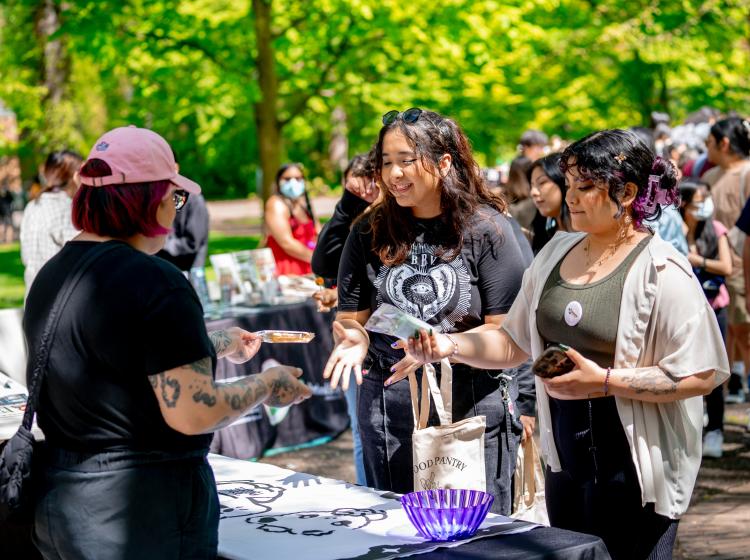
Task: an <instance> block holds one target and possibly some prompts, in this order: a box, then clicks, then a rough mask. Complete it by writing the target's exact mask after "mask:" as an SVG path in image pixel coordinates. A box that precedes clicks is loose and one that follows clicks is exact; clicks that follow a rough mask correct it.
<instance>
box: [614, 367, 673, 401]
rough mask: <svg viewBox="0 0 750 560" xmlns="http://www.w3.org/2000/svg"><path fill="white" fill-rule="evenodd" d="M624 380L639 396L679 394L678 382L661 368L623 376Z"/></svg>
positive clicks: (652, 368)
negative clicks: (643, 394) (646, 394)
mask: <svg viewBox="0 0 750 560" xmlns="http://www.w3.org/2000/svg"><path fill="white" fill-rule="evenodd" d="M622 380H623V381H625V383H627V384H628V388H629V389H632V390H633V391H635V392H636V394H639V395H640V394H642V393H650V394H652V395H671V394H673V393H676V392H677V381H675V380H674V379H672V378H671V377H670V376H669V375H667V373H665V372H664V371H663V370H662V369H661V368H659V367H650V368H644V369H642V370H641V371H640V372H639V373H638V374H631V375H623V376H622Z"/></svg>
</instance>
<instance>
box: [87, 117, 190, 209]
mask: <svg viewBox="0 0 750 560" xmlns="http://www.w3.org/2000/svg"><path fill="white" fill-rule="evenodd" d="M90 159H100V160H102V161H105V162H106V163H107V165H109V167H110V168H111V169H112V175H107V176H106V177H86V176H85V175H81V174H80V173H79V174H78V177H79V179H80V181H81V184H83V185H89V186H91V187H103V186H105V185H120V184H123V183H149V182H151V181H171V182H172V183H174V184H175V185H177V186H178V187H180V188H181V189H184V190H186V191H187V192H189V193H192V194H198V193H199V192H201V188H200V185H198V183H196V182H194V181H191V180H190V179H188V178H187V177H183V176H182V175H180V174H179V173H177V164H176V162H175V160H174V154H173V153H172V148H170V147H169V144H167V141H166V140H164V138H162V137H161V136H159V135H158V134H157V133H156V132H154V131H153V130H149V129H147V128H137V127H136V126H133V125H130V126H123V127H120V128H114V129H112V130H110V131H109V132H105V133H104V135H103V136H101V137H100V138H99V140H97V141H96V144H94V147H93V148H91V152H89V155H88V157H87V158H86V161H88V160H90ZM84 164H85V162H84Z"/></svg>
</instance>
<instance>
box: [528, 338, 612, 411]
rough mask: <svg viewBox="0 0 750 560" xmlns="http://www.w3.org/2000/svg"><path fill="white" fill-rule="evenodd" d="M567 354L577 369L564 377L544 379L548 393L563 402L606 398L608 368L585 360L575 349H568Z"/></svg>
mask: <svg viewBox="0 0 750 560" xmlns="http://www.w3.org/2000/svg"><path fill="white" fill-rule="evenodd" d="M565 353H566V354H567V355H568V357H569V358H570V359H571V360H573V362H574V363H575V368H573V370H571V371H570V372H568V373H566V374H564V375H559V376H557V377H552V378H549V379H542V382H543V383H544V386H545V387H546V389H547V393H548V394H549V395H550V396H551V397H554V398H556V399H562V400H576V399H586V398H593V397H601V396H604V380H605V378H606V376H607V370H606V368H602V367H600V366H599V365H597V364H596V362H594V361H592V360H589V359H588V358H584V357H583V356H582V355H581V354H580V353H579V352H578V351H577V350H574V349H573V348H568V350H566V352H565Z"/></svg>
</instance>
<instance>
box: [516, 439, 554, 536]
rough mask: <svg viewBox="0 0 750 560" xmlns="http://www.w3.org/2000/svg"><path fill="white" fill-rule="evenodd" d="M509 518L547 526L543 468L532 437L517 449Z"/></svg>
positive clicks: (547, 517)
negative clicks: (511, 507) (511, 511)
mask: <svg viewBox="0 0 750 560" xmlns="http://www.w3.org/2000/svg"><path fill="white" fill-rule="evenodd" d="M511 517H514V518H515V519H522V520H524V521H532V522H534V523H541V524H542V525H547V526H549V516H548V515H547V501H546V499H545V497H544V468H543V467H542V462H541V460H540V458H539V450H538V449H537V447H536V442H535V441H534V438H533V437H529V438H526V441H524V442H523V444H522V445H521V447H519V448H518V456H517V457H516V472H515V473H514V475H513V513H512V514H511Z"/></svg>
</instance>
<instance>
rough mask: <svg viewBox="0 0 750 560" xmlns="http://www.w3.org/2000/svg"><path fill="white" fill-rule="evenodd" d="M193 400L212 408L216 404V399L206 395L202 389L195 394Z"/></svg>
mask: <svg viewBox="0 0 750 560" xmlns="http://www.w3.org/2000/svg"><path fill="white" fill-rule="evenodd" d="M193 400H194V401H195V402H197V403H203V404H205V405H206V406H208V407H212V406H214V405H215V404H216V397H214V396H213V395H209V394H208V393H204V392H203V390H201V389H198V391H196V392H195V393H193Z"/></svg>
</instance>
